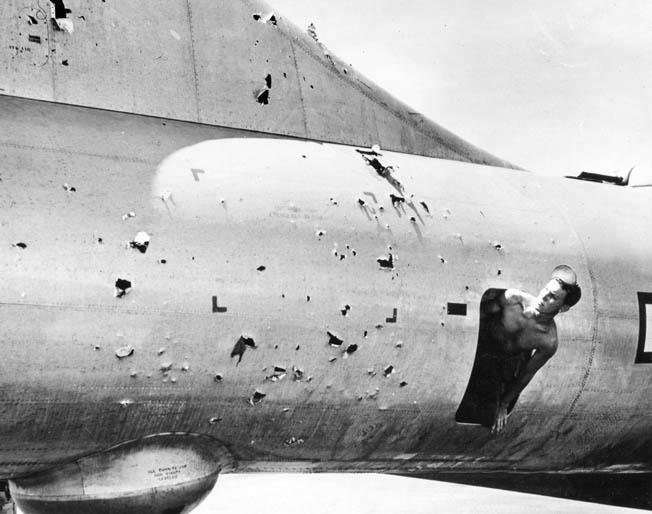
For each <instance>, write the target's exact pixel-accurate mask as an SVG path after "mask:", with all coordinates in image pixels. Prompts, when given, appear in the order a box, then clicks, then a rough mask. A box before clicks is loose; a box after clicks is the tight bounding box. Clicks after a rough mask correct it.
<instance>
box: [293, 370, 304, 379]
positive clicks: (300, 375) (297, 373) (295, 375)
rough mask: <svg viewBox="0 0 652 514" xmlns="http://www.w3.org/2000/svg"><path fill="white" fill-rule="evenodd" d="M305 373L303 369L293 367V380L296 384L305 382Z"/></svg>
mask: <svg viewBox="0 0 652 514" xmlns="http://www.w3.org/2000/svg"><path fill="white" fill-rule="evenodd" d="M303 376H304V372H303V370H302V369H301V368H297V367H296V366H292V380H294V381H295V382H301V380H303Z"/></svg>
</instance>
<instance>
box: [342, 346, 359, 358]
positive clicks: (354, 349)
mask: <svg viewBox="0 0 652 514" xmlns="http://www.w3.org/2000/svg"><path fill="white" fill-rule="evenodd" d="M357 351H358V345H357V344H350V345H349V346H347V348H346V350H345V352H344V358H346V356H347V355H353V354H354V353H355V352H357Z"/></svg>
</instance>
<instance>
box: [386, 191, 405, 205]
mask: <svg viewBox="0 0 652 514" xmlns="http://www.w3.org/2000/svg"><path fill="white" fill-rule="evenodd" d="M389 199H390V200H391V201H392V206H393V207H394V208H396V207H398V206H399V205H401V204H402V203H404V202H405V198H404V197H402V196H398V195H395V194H394V193H391V194H390V195H389Z"/></svg>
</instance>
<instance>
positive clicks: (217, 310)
mask: <svg viewBox="0 0 652 514" xmlns="http://www.w3.org/2000/svg"><path fill="white" fill-rule="evenodd" d="M226 309H227V308H226V307H220V306H219V305H217V296H213V312H220V313H222V312H226ZM231 357H233V356H231Z"/></svg>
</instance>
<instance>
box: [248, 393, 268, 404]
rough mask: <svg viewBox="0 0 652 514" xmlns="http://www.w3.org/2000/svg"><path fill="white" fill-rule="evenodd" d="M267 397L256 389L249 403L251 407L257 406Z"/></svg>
mask: <svg viewBox="0 0 652 514" xmlns="http://www.w3.org/2000/svg"><path fill="white" fill-rule="evenodd" d="M265 396H267V395H266V394H265V393H262V392H260V391H259V390H258V389H256V391H254V394H253V395H252V396H251V398H249V403H250V404H251V405H258V404H259V403H260V402H262V401H263V398H265Z"/></svg>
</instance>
